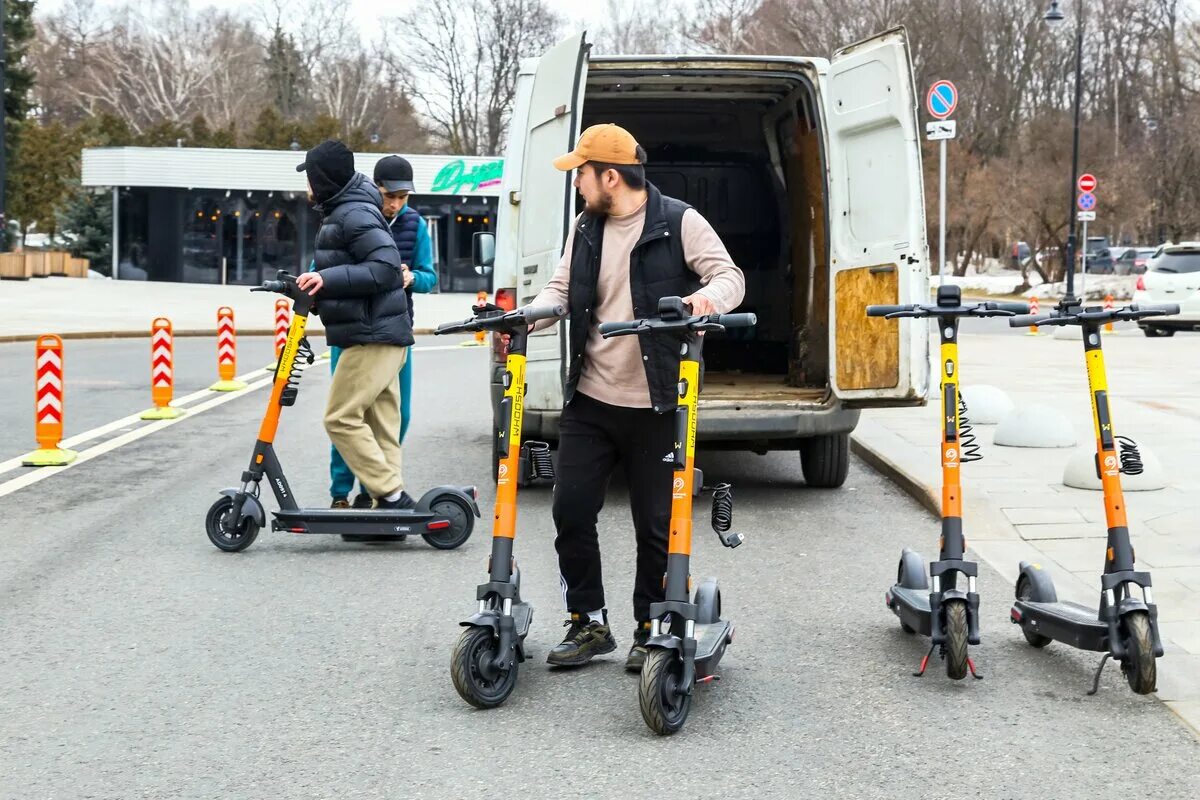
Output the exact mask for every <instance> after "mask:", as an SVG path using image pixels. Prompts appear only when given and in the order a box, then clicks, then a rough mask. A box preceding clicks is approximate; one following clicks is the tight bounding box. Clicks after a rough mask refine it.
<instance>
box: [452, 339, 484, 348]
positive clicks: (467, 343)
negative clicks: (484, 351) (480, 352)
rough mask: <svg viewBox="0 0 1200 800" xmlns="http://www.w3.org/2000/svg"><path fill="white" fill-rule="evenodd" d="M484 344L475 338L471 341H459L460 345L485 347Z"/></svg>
mask: <svg viewBox="0 0 1200 800" xmlns="http://www.w3.org/2000/svg"><path fill="white" fill-rule="evenodd" d="M483 345H484V343H483V342H477V341H475V340H474V339H472V340H471V341H469V342H459V343H458V346H459V347H483Z"/></svg>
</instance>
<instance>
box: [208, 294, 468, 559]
mask: <svg viewBox="0 0 1200 800" xmlns="http://www.w3.org/2000/svg"><path fill="white" fill-rule="evenodd" d="M250 291H252V292H277V293H278V294H282V295H284V296H285V297H288V298H289V299H290V300H291V301H292V312H293V313H292V323H291V327H290V328H289V329H288V337H287V343H286V344H285V345H284V347H283V352H282V353H280V356H279V363H278V364H277V365H276V367H275V382H274V384H273V385H272V388H271V399H270V400H269V401H268V402H267V410H266V414H265V415H264V416H263V421H262V425H261V427H260V428H259V431H258V441H256V442H255V443H254V452H253V454H252V455H251V457H250V467H249V468H248V469H247V470H246V471H245V472H243V473H242V485H241V486H240V487H239V488H236V489H223V490H222V491H221V498H220V499H219V500H217V501H216V502H215V503H213V504H212V507H210V508H209V510H208V515H207V517H206V519H205V529H206V530H207V532H208V538H209V540H210V541H211V542H212V543H213V544H214V545H215V546H216V547H217V548H218V549H220V550H224V551H225V552H227V553H236V552H239V551H241V550H245V549H246V548H247V547H249V546H250V545H251V544H252V543H253V542H254V540H255V538H257V536H258V531H259V529H260V528H263V527H265V526H266V524H267V518H266V512H265V511H264V510H263V506H262V502H261V501H260V499H259V490H260V483H261V481H262V479H263V477H266V478H267V483H268V485H269V486H270V487H271V491H272V492H273V493H274V494H275V500H276V502H277V503H278V504H279V510H278V511H274V512H272V519H271V530H275V531H287V532H288V533H333V534H342V535H365V536H370V537H372V539H378V540H397V541H402V540H403V539H404V538H405V537H406V536H408V535H409V534H420V535H421V537H422V538H423V539H425V541H426V542H427V543H428V544H430V545H432V546H433V547H436V548H437V549H439V550H453V549H454V548H456V547H459V546H460V545H462V544H463V543H464V542H465V541H467V539H468V538H469V537H470V536H471V531H472V529H473V528H474V525H475V519H474V518H475V517H478V516H479V506H478V505H477V504H476V499H477V498H478V492H477V491H476V489H475V487H474V486H462V487H458V486H439V487H437V488H436V489H430V490H429V491H428V492H426V493H425V494H424V495H422V496H421V499H419V500H418V501H417V505H416V507H415V508H411V509H386V510H382V509H380V510H376V509H369V508H367V509H353V508H352V509H329V508H301V507H300V506H299V505H298V504H297V503H296V498H295V496H294V495H293V493H292V489H291V487H290V486H289V485H288V482H287V478H286V477H284V474H283V467H282V466H281V465H280V463H279V458H278V456H276V454H275V448H274V440H275V432H276V430H277V429H278V427H279V413H280V410H281V409H282V408H283V407H284V406H290V405H293V404H294V403H295V402H296V395H297V393H298V391H299V386H300V376H301V375H302V374H303V372H304V367H301V366H299V361H300V360H304V361H305V362H307V363H308V364H312V363H313V352H312V348H311V347H309V345H308V340H307V339H305V338H304V329H305V326H306V325H307V323H308V315H309V314H310V313H311V312H312V310H313V305H314V302H315V301H314V299H313V298H312V297H311V296H309V294H308V293H307V292H305V291H304V290H302V289H301V288H300V287H299V286H297V285H296V279H295V277H293V276H292V275H289V274H288V273H287V272H284V271H280V272H279V274H278V280H273V281H266V282H265V283H263V285H262V286H257V287H255V288H253V289H251V290H250Z"/></svg>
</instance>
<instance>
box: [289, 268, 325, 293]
mask: <svg viewBox="0 0 1200 800" xmlns="http://www.w3.org/2000/svg"><path fill="white" fill-rule="evenodd" d="M324 283H325V279H324V278H322V277H321V273H319V272H305V273H304V274H302V275H301V276H300V277H298V278H296V285H297V286H299V287H300V291H303V292H308V294H309V296H312V295H314V294H316V293H317V292H319V291H321V286H322V285H324Z"/></svg>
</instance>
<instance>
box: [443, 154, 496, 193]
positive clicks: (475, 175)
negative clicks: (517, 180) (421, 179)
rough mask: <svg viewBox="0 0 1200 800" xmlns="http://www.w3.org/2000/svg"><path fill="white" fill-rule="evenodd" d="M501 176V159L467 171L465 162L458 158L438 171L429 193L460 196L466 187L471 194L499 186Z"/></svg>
mask: <svg viewBox="0 0 1200 800" xmlns="http://www.w3.org/2000/svg"><path fill="white" fill-rule="evenodd" d="M503 174H504V161H503V159H497V160H496V161H488V162H487V163H484V164H479V165H477V166H474V167H471V168H470V169H467V162H466V161H464V160H463V159H461V158H460V159H457V160H455V161H450V162H448V163H447V164H446V166H444V167H442V168H441V169H440V170H438V174H437V176H436V177H434V179H433V185H432V186H431V187H430V188H429V191H430V193H431V194H462V193H463V188H464V187H466V190H467V191H471V192H473V191H476V190H478V189H481V188H484V187H487V186H495V185H497V184H499V183H500V178H501V176H502V175H503Z"/></svg>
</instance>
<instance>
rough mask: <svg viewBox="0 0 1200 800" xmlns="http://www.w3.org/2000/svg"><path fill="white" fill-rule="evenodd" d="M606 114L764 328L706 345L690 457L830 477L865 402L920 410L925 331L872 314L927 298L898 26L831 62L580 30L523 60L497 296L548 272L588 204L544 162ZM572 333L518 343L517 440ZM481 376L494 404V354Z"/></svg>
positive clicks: (553, 427)
mask: <svg viewBox="0 0 1200 800" xmlns="http://www.w3.org/2000/svg"><path fill="white" fill-rule="evenodd" d="M599 122H615V123H617V124H619V125H621V126H623V127H625V128H627V129H628V130H629V131H630V132H631V133H632V134H633V135H634V136H635V137H636V138H637V140H638V141H639V142H640V143H641V144H642V146H643V147H645V149H646V150H647V152H648V153H649V161H648V163H647V165H646V173H647V178H648V179H649V180H650V181H651V182H652V183H654V184H655V185H656V186H658V188H659V189H661V190H662V192H663V193H664V194H667V195H669V196H671V197H676V198H679V199H680V200H683V201H685V202H687V203H689V204H690V205H692V206H693V207H694V208H696V209H697V210H698V211H699V212H700V213H701V214H703V215H704V216H705V217H706V218H707V219H708V220H709V222H710V223H712V225H713V227H714V228H715V229H716V231H717V233H718V234H720V236H721V239H722V240H723V241H724V242H725V245H726V247H727V248H728V249H729V252H730V254H731V255H732V257H733V259H734V261H735V262H736V263H737V265H738V266H739V267H740V268H741V269H742V271H743V272H744V273H745V276H746V296H745V300H744V301H743V303H742V305H741V306H740V307H739V308H738V310H739V311H753V312H755V313H756V314H757V315H758V326H757V327H756V328H755V329H753V331H752V332H750V335H748V336H738V337H734V336H716V337H713V341H711V342H709V343H708V344H707V345H706V346H705V352H704V357H705V377H704V386H703V392H702V394H701V397H700V403H701V411H700V420H699V429H698V432H697V437H698V439H699V441H700V447H701V449H705V448H708V449H712V448H721V449H734V450H750V451H754V452H756V453H765V452H767V451H768V450H780V449H782V450H798V451H799V452H800V458H801V466H802V468H803V473H804V477H805V480H806V481H807V482H808V484H809V485H812V486H826V487H834V486H840V485H841V484H842V482H843V481H844V480H845V478H846V472H847V469H848V466H849V434H850V431H852V430H853V429H854V426H855V425H856V424H857V422H858V416H859V411H858V409H860V408H865V407H874V406H904V405H921V404H923V403H924V402H925V395H926V389H927V384H928V381H929V354H928V349H929V344H928V336H927V335H926V331H927V329H926V327H925V324H924V323H923V322H915V323H914V322H913V321H911V320H901V321H898V322H897V321H892V320H883V319H875V318H868V317H867V316H866V313H865V312H864V308H865V307H866V306H867V305H868V304H871V303H915V302H928V298H929V294H928V285H929V283H928V275H929V254H928V244H927V242H926V237H925V203H924V188H923V182H922V175H921V154H920V142H919V138H918V129H917V116H916V97H915V92H914V89H913V77H912V67H911V64H910V61H909V52H908V41H907V36H906V34H905V32H904V30H903V29H901V28H897V29H893V30H890V31H888V32H886V33H883V34H881V35H879V36H876V37H874V38H872V39H868V40H866V41H863V42H859V43H858V44H854V45H850V46H849V47H846V48H843V49H842V50H839V51H838V52H837V53H835V54H834V56H833V60H832V61H830V60H827V59H823V58H783V57H775V56H611V57H610V56H606V57H602V58H601V57H598V58H594V59H589V45H588V44H587V42H586V39H585V37H584V35H583V34H580V35H578V36H575V37H572V38H571V39H568V40H566V41H564V42H561V43H560V44H558V45H556V46H555V47H554V48H552V49H551V50H550V51H548V52H547V53H546V54H545V55H544V56H542V57H541V58H540V59H536V60H531V61H528V62H526V63H525V64H523V65H522V67H521V71H520V74H519V76H518V83H517V98H516V103H515V107H514V113H513V119H512V123H511V129H510V134H509V142H508V149H507V151H506V153H505V161H504V177H503V187H502V191H501V196H500V199H499V204H500V208H499V211H498V219H497V241H496V243H495V246H496V250H495V259H494V282H493V286H494V287H495V288H496V296H497V302H498V303H500V304H501V305H505V306H509V307H511V306H512V305H524V304H526V303H528V302H529V301H530V300H532V299H533V297H534V295H536V294H537V293H538V291H539V290H540V289H541V288H542V286H544V285H545V283H546V281H547V280H548V279H549V278H550V276H551V275H552V274H553V273H554V270H555V267H556V266H557V265H558V262H559V258H560V256H561V254H562V249H563V242H564V241H565V238H566V234H567V230H568V226H569V225H570V224H571V222H572V220H573V219H574V218H575V216H576V214H577V213H578V211H579V210H580V208H581V207H577V199H576V193H575V190H574V188H573V187H572V185H571V181H572V177H573V176H572V175H570V174H564V173H562V172H559V171H558V170H556V169H554V167H553V166H552V165H551V163H550V162H551V159H553V158H554V157H555V156H557V155H559V154H561V153H565V152H567V151H568V150H571V149H572V148H573V147H574V145H575V140H576V138H577V137H578V135H579V132H580V131H581V130H582V129H583V128H585V127H587V126H588V125H592V124H594V123H599ZM480 267H481V271H482V269H483V268H485V265H480ZM566 325H567V323H566V322H565V321H564V322H562V323H560V324H559V325H558V326H556V327H552V328H549V329H547V330H544V331H541V332H539V333H537V334H535V335H534V336H532V337H531V338H530V341H529V348H528V393H527V395H526V398H525V426H524V433H523V438H525V439H543V440H549V441H552V442H553V441H555V440H556V439H557V435H558V418H559V412H560V410H561V408H562V399H563V383H564V380H565V375H566V364H567V334H566ZM490 368H491V370H492V380H493V400H494V401H495V402H496V403H498V398H499V396H500V394H501V391H502V390H501V388H500V378H501V375H502V374H503V358H502V357H501V356H500V355H499V353H498V352H497V353H496V358H494V360H493V362H492V364H491V367H490ZM492 440H493V441H496V437H495V436H493V437H492Z"/></svg>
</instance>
